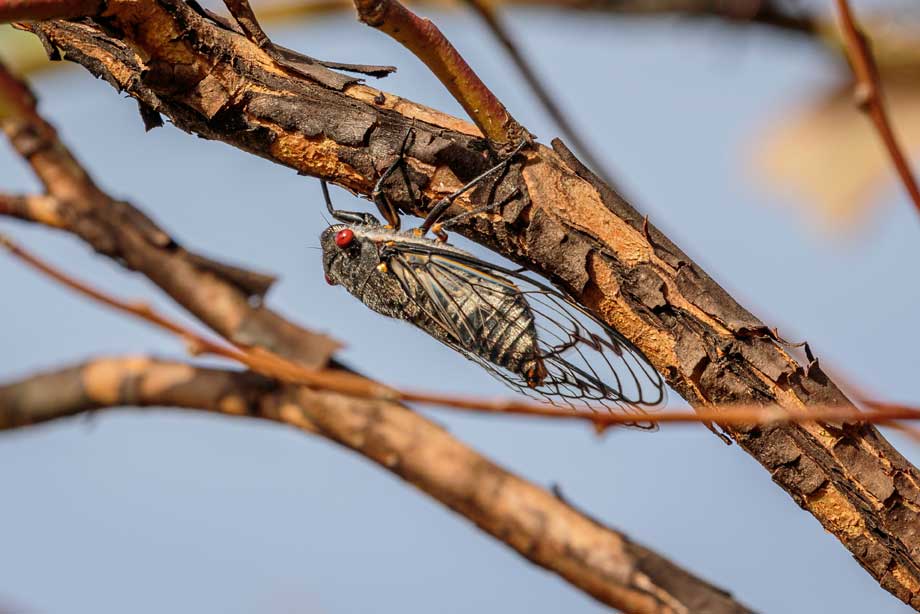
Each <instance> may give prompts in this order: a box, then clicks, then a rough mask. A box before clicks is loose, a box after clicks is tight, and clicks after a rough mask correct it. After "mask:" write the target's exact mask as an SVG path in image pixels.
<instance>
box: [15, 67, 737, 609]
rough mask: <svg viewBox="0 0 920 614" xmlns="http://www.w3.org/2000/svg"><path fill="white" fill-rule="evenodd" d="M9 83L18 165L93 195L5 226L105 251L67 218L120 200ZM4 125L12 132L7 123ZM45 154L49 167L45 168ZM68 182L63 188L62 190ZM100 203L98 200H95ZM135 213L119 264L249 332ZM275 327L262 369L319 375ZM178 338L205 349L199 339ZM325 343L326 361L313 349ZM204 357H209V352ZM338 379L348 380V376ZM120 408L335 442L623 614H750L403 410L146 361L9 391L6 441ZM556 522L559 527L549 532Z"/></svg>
mask: <svg viewBox="0 0 920 614" xmlns="http://www.w3.org/2000/svg"><path fill="white" fill-rule="evenodd" d="M0 78H5V79H6V82H5V86H6V87H0V101H7V102H13V103H14V104H12V105H10V106H8V107H7V109H6V111H5V113H6V114H5V115H3V116H2V118H3V121H4V122H9V121H10V118H11V117H15V121H16V122H17V123H16V124H15V125H14V127H18V128H17V130H13V131H12V132H13V134H14V135H15V134H18V130H19V129H21V128H23V125H25V127H26V128H29V129H31V130H32V131H37V132H40V133H41V134H43V135H44V139H43V140H41V141H40V142H41V143H42V144H43V147H41V148H38V149H37V150H35V151H33V150H31V149H20V151H21V152H22V153H23V154H24V155H26V156H27V157H28V158H29V160H30V161H31V162H32V163H33V167H34V168H36V171H38V172H39V175H40V176H41V177H43V178H44V177H48V180H46V182H45V183H46V187H47V188H48V189H49V192H52V193H54V192H58V191H60V190H59V188H60V187H61V186H68V185H70V184H76V185H77V186H83V191H73V192H72V193H70V194H69V196H70V197H71V198H70V200H67V201H59V200H58V199H57V198H56V197H55V196H51V195H48V196H38V197H35V196H24V197H4V198H0V213H5V214H8V215H12V216H16V217H19V218H21V219H26V220H29V221H35V222H40V223H43V224H47V225H49V226H53V227H58V228H64V229H66V230H70V231H72V232H74V233H76V234H78V235H80V236H81V237H83V238H84V239H85V240H87V241H89V242H90V244H93V243H92V241H91V239H92V238H93V236H94V235H91V234H90V235H85V234H81V233H80V232H78V230H77V228H76V227H75V226H74V225H73V224H72V219H73V216H72V215H70V214H68V211H67V209H66V208H67V207H74V208H76V209H77V210H78V211H79V212H80V213H81V214H84V215H85V212H87V211H90V212H92V211H93V208H94V207H97V206H100V203H103V204H104V203H107V202H109V201H111V199H109V198H108V197H107V196H105V195H104V194H102V193H101V191H98V189H90V188H94V186H92V184H91V182H90V181H89V178H88V176H87V175H86V173H85V172H84V171H83V170H82V168H81V167H80V165H79V163H78V162H77V160H76V159H75V158H73V157H72V156H71V155H70V154H69V153H68V152H67V150H66V148H65V147H64V145H63V144H62V143H60V142H59V141H58V140H57V137H56V135H55V134H54V131H53V129H52V128H51V127H50V125H48V124H47V123H46V122H44V121H43V120H42V119H41V118H40V117H39V116H38V115H37V113H36V112H35V106H34V100H33V99H32V97H31V95H29V94H28V92H27V90H26V89H25V88H24V87H23V86H22V85H21V84H20V83H19V82H18V81H16V80H15V79H13V78H12V77H11V75H9V73H5V72H3V71H2V67H0ZM4 94H5V96H4ZM11 109H12V110H13V111H15V113H12V112H11ZM4 125H5V128H6V129H10V125H9V124H8V123H5V124H4ZM41 152H44V153H43V155H42V156H38V154H39V153H41ZM34 156H37V157H36V159H33V157H34ZM58 174H59V175H60V176H61V177H63V180H54V178H55V177H57V176H58ZM87 183H89V187H87V185H86V184H87ZM63 192H65V193H66V192H67V190H63ZM93 194H95V195H96V196H97V197H98V199H96V198H94V199H89V198H88V195H93ZM100 195H101V196H100ZM83 199H85V200H83ZM130 211H132V214H131V215H128V216H126V217H125V218H123V219H117V221H116V223H117V226H115V227H103V230H105V231H106V232H110V233H112V240H111V243H112V244H113V245H116V246H117V247H118V248H119V250H122V251H115V250H110V251H108V252H106V253H107V255H109V256H112V257H116V258H118V259H120V260H122V261H125V262H128V263H130V262H132V261H134V259H136V258H137V254H131V253H125V252H124V251H123V250H126V249H127V250H132V249H138V250H141V252H142V254H147V255H146V257H145V258H144V259H143V262H144V263H145V265H146V266H145V267H144V268H143V269H139V270H141V271H142V272H144V273H146V274H148V275H149V276H150V277H151V278H152V279H154V280H156V279H158V278H159V277H160V275H161V274H162V275H163V276H165V277H166V278H167V279H166V280H165V281H164V282H162V283H161V287H162V288H163V289H164V290H166V291H167V292H170V293H172V292H174V291H177V292H189V293H191V294H192V295H193V296H196V294H197V293H198V292H209V293H210V294H209V295H208V296H210V298H211V300H203V299H204V298H206V297H198V298H196V299H195V300H192V301H190V303H191V305H192V307H191V308H190V310H191V311H192V312H193V313H194V314H195V315H197V316H198V317H199V318H200V319H202V320H203V321H204V322H211V321H218V322H222V321H224V319H225V318H226V317H227V314H228V313H229V314H230V315H232V316H234V315H239V313H238V311H239V310H240V309H241V305H242V306H243V307H242V309H243V311H242V316H243V318H242V319H243V320H244V321H245V320H246V319H247V318H250V317H251V316H252V313H258V312H257V311H256V309H255V308H252V307H249V306H248V304H243V303H240V302H239V301H237V300H236V297H237V296H238V295H239V290H238V289H237V288H235V287H234V286H233V285H232V284H230V283H228V282H226V281H225V280H222V279H220V278H219V277H216V276H214V274H213V273H211V272H210V271H208V270H204V271H202V270H200V269H198V270H195V269H192V270H191V272H189V269H181V268H179V269H177V268H176V267H175V259H176V254H174V253H173V252H171V251H170V250H166V249H158V250H149V249H147V248H145V246H144V244H143V243H138V242H137V241H134V242H132V243H125V242H123V240H122V239H120V237H123V236H128V237H130V236H131V233H132V232H140V230H139V229H137V228H134V227H133V226H132V225H133V224H135V223H137V220H142V221H145V222H149V220H148V219H147V218H146V216H143V215H142V214H141V213H140V212H138V211H137V210H134V209H133V208H132V209H130ZM150 223H151V224H152V222H150ZM122 233H126V234H122ZM158 272H160V273H158ZM172 275H179V276H180V279H185V280H186V281H188V283H187V284H179V285H178V286H176V285H173V284H172V283H171V282H170V280H169V279H168V278H169V276H172ZM209 276H210V277H209ZM173 281H175V280H173ZM177 288H178V290H176V289H177ZM198 299H202V300H198ZM180 302H182V301H181V300H180ZM126 307H128V308H129V309H130V307H131V306H127V305H126ZM134 309H135V311H136V312H137V314H138V315H144V316H149V315H150V314H151V312H150V310H149V308H146V307H144V306H140V305H135V306H134ZM258 309H260V310H261V309H265V308H264V307H260V308H258ZM247 310H248V311H247ZM269 314H270V316H271V317H268V318H264V319H262V320H261V321H262V322H263V323H264V325H263V326H262V327H260V328H259V329H258V332H259V335H258V337H257V338H255V343H256V344H261V346H258V345H257V346H256V347H253V348H252V352H253V353H256V354H257V355H258V356H259V357H261V358H262V359H263V360H264V359H265V358H266V356H268V355H270V353H271V350H266V349H264V348H265V347H270V348H281V349H282V350H284V353H285V354H286V355H287V356H288V357H289V358H290V359H291V360H296V361H298V362H299V363H300V364H314V363H315V362H316V361H317V357H318V356H323V355H324V354H323V353H324V351H325V349H324V348H325V344H326V343H327V340H326V339H325V338H324V337H321V336H317V335H314V334H313V333H310V332H309V331H306V330H304V329H301V328H299V327H297V326H296V325H295V324H291V323H288V322H286V321H284V320H282V319H281V318H280V317H277V316H274V314H271V313H270V312H269ZM175 330H176V331H177V332H178V333H179V334H183V335H185V336H186V337H188V338H191V339H193V340H195V339H196V337H195V335H194V334H192V335H189V334H187V333H185V332H184V331H182V330H181V329H175ZM233 330H234V329H231V330H230V331H229V333H228V332H227V331H225V330H220V329H218V332H221V333H222V334H223V335H224V336H225V337H226V338H228V339H230V340H231V341H232V340H233V339H234V338H235V337H236V335H234V334H233ZM311 340H312V341H311ZM298 341H303V342H298ZM313 342H315V343H316V345H318V346H319V349H317V348H315V347H312V346H311V345H310V343H313ZM197 343H198V345H202V343H201V341H200V340H198V341H197ZM204 345H207V344H204ZM333 365H335V363H333ZM293 367H294V368H296V367H298V365H296V364H295V365H293ZM301 370H303V368H302V367H301ZM340 374H342V375H349V374H348V373H347V371H344V370H343V371H340ZM365 381H366V380H365ZM120 405H144V406H148V405H167V406H176V407H187V408H194V409H202V410H207V411H217V412H220V413H225V414H234V415H256V416H260V417H263V418H267V419H270V420H275V421H278V422H283V423H286V424H290V425H292V426H295V427H297V428H299V429H301V430H304V431H308V432H313V433H317V434H319V435H321V436H323V437H327V438H331V439H333V440H336V441H338V442H339V443H342V444H343V445H344V446H346V447H348V448H350V449H352V450H354V451H356V452H357V453H360V454H362V455H364V456H366V457H368V458H370V459H371V460H374V461H375V462H377V463H378V464H380V465H381V466H382V467H383V468H384V469H386V470H388V471H390V472H393V473H395V474H397V475H399V476H401V477H402V478H403V479H405V480H406V481H407V482H409V483H411V484H413V485H414V486H416V487H417V488H419V489H420V490H422V491H423V492H425V493H427V494H428V495H430V496H431V497H433V498H435V499H437V500H438V501H440V502H441V503H443V504H445V505H446V506H448V507H450V508H452V509H453V510H455V511H457V512H458V513H460V514H463V515H464V516H466V517H467V518H469V519H470V520H471V521H472V522H474V523H476V524H477V525H478V526H479V527H481V528H482V529H483V530H484V531H486V532H488V533H489V534H490V535H492V536H493V537H495V538H496V539H498V540H500V541H502V542H504V543H505V544H506V545H508V546H509V547H511V548H513V549H515V550H516V551H518V552H519V553H520V554H521V555H522V556H524V557H526V558H527V559H529V560H531V561H533V562H534V563H535V564H537V565H540V566H542V567H544V568H545V569H547V570H549V571H551V572H553V573H556V574H558V575H560V576H561V577H563V578H564V579H566V580H567V581H569V582H570V583H571V584H573V585H574V586H576V587H578V588H580V589H582V590H584V591H585V592H587V593H588V594H589V595H591V596H593V597H594V598H595V599H597V600H599V601H600V602H602V603H605V604H607V605H609V606H611V607H615V608H618V609H621V610H623V611H627V612H656V613H659V614H669V613H672V612H673V613H674V614H680V613H683V612H688V611H693V609H694V608H697V607H700V608H705V609H706V610H707V611H710V612H713V613H715V614H723V613H724V614H743V613H746V612H749V611H750V610H748V609H747V608H745V607H744V606H742V605H741V604H739V603H738V602H736V601H735V600H733V599H732V598H731V596H730V595H729V594H728V593H726V592H724V591H722V590H720V589H718V588H716V587H713V586H712V585H710V584H708V583H706V582H704V581H703V580H701V579H699V578H697V577H695V576H693V575H692V574H690V573H689V572H687V571H685V570H683V569H681V568H680V567H678V566H677V565H675V564H673V563H671V562H670V561H668V560H667V559H665V558H663V557H662V556H660V555H658V554H656V553H654V552H652V551H650V550H648V549H646V548H644V547H642V546H639V545H637V544H634V543H632V542H630V541H629V540H628V539H627V538H626V537H625V536H623V535H622V534H620V533H618V532H615V531H613V530H611V529H609V528H607V527H604V526H602V525H600V524H598V523H597V522H596V521H594V520H592V519H590V518H588V517H586V516H584V515H582V514H581V513H580V512H578V510H575V509H573V508H571V507H570V506H568V505H566V504H564V502H561V501H559V500H557V499H556V498H555V497H553V496H552V495H550V493H548V492H547V491H545V490H543V489H540V488H538V487H536V486H534V485H532V484H530V483H528V482H526V481H523V480H521V479H520V478H518V477H516V476H515V475H513V474H511V473H509V472H507V471H505V470H504V469H502V468H501V467H498V466H497V465H495V464H493V463H491V462H490V461H489V460H488V459H486V458H485V457H482V456H481V455H479V454H477V453H476V452H474V451H473V450H471V449H469V448H467V447H466V446H463V445H462V444H461V443H459V442H458V441H456V440H455V439H453V438H452V437H451V436H450V435H449V434H448V433H446V432H445V431H443V430H442V429H440V428H439V427H437V426H435V425H433V424H432V423H430V422H429V421H427V420H426V419H425V418H424V417H422V416H419V415H417V414H414V413H412V412H410V411H408V410H407V409H406V408H404V407H402V406H400V405H398V404H395V403H392V402H384V401H367V400H364V401H362V400H359V399H351V398H348V397H343V396H341V395H335V394H330V393H328V392H325V393H317V392H312V391H310V390H307V389H305V388H302V387H298V386H285V387H281V386H279V384H278V383H277V381H275V380H267V379H266V378H264V377H261V376H259V375H256V374H253V373H251V372H247V373H233V372H226V371H218V370H212V369H198V368H195V367H192V366H189V365H183V364H176V363H161V362H156V361H151V360H150V359H146V358H134V359H115V360H102V361H94V362H92V363H88V364H87V365H84V366H82V367H76V368H73V369H69V370H65V371H63V372H60V373H56V374H47V375H43V376H36V377H34V378H30V379H28V380H25V381H23V382H20V383H18V384H11V385H9V386H5V387H0V430H2V429H11V428H18V427H21V426H25V425H29V424H35V423H38V422H45V421H48V420H53V419H57V418H61V417H65V416H69V415H74V414H77V413H81V412H85V411H90V410H93V409H101V408H105V407H115V406H120ZM312 412H321V413H317V414H315V415H314V414H313V413H312ZM320 417H321V419H320V420H319V421H317V418H320ZM547 518H550V519H551V522H549V523H547V522H546V519H547Z"/></svg>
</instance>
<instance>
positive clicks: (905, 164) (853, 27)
mask: <svg viewBox="0 0 920 614" xmlns="http://www.w3.org/2000/svg"><path fill="white" fill-rule="evenodd" d="M836 3H837V13H838V15H839V17H840V27H841V30H843V40H844V43H845V45H846V50H847V57H848V58H849V59H850V66H851V67H852V68H853V74H854V75H855V76H856V92H855V93H856V102H857V104H858V105H859V108H860V109H861V110H862V111H863V112H865V113H866V114H867V115H868V116H869V118H870V119H871V120H872V123H873V124H874V125H875V129H876V130H878V133H879V136H880V137H881V139H882V142H883V143H884V144H885V149H887V150H888V155H889V156H891V161H892V163H893V164H894V167H895V170H896V171H897V173H898V176H899V177H900V178H901V183H903V184H904V188H905V189H906V190H907V194H908V196H910V199H911V201H912V202H913V204H914V208H915V209H917V212H918V213H920V187H918V185H917V179H916V177H915V176H914V172H913V170H911V167H910V162H909V161H908V160H907V156H906V155H905V154H904V150H903V149H902V148H901V146H900V145H899V144H898V138H897V136H895V133H894V128H892V126H891V119H890V118H889V116H888V111H887V109H886V107H885V97H884V94H883V93H882V82H881V78H880V77H879V72H878V67H877V66H876V64H875V58H874V57H873V55H872V50H871V49H870V43H869V39H868V38H867V37H866V36H865V34H863V33H862V31H860V29H859V26H858V25H857V24H856V20H855V18H854V17H853V13H852V11H851V10H850V5H849V2H848V1H847V0H836Z"/></svg>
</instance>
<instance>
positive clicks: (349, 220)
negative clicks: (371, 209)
mask: <svg viewBox="0 0 920 614" xmlns="http://www.w3.org/2000/svg"><path fill="white" fill-rule="evenodd" d="M319 184H320V186H322V188H323V199H324V200H325V201H326V210H327V211H329V215H331V216H332V217H333V218H335V219H337V220H338V221H340V222H345V223H346V224H363V225H367V226H380V220H378V219H377V218H375V217H374V216H373V215H372V214H370V213H364V212H362V211H343V210H341V209H336V208H335V207H333V206H332V198H330V197H329V186H328V185H326V180H325V179H320V180H319Z"/></svg>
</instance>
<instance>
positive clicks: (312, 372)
mask: <svg viewBox="0 0 920 614" xmlns="http://www.w3.org/2000/svg"><path fill="white" fill-rule="evenodd" d="M0 246H3V247H5V248H6V249H7V250H9V251H10V253H12V254H13V255H14V256H16V257H17V258H19V259H20V260H22V261H23V262H25V263H27V264H28V265H30V266H32V267H34V268H35V269H37V270H39V271H40V272H42V273H44V274H45V275H48V276H49V277H51V278H52V279H54V280H56V281H58V282H60V283H61V284H63V285H65V286H67V287H68V288H71V289H72V290H75V291H77V292H78V293H80V294H83V295H85V296H88V297H89V298H91V299H93V300H95V301H98V302H100V303H102V304H104V305H107V306H109V307H112V308H114V309H116V310H118V311H122V312H124V313H128V314H130V315H133V316H135V317H138V318H140V319H142V320H145V321H147V322H150V323H152V324H154V325H156V326H158V327H159V328H162V329H164V330H167V331H169V332H171V333H173V334H175V335H176V336H178V337H180V338H182V339H183V340H184V341H185V342H186V343H187V344H188V345H189V348H190V351H191V352H192V353H193V354H202V353H207V354H213V355H216V356H221V357H223V358H227V359H230V360H233V361H235V362H238V363H240V364H242V365H244V366H246V367H248V368H249V369H250V370H252V371H253V372H255V373H259V374H260V375H264V376H266V377H271V378H273V379H276V380H278V381H281V382H284V383H288V384H295V385H303V386H308V387H311V388H314V389H319V390H326V391H330V392H338V393H342V394H347V395H350V396H354V397H358V398H365V399H379V400H387V401H406V402H416V403H424V404H427V405H436V406H440V407H448V408H452V409H462V410H464V411H474V412H480V413H489V414H509V415H521V416H530V417H537V418H552V419H562V420H585V421H588V422H591V423H592V424H593V425H594V427H595V429H596V430H597V431H598V432H599V433H600V432H603V431H604V430H606V429H608V428H610V427H612V426H621V425H628V424H632V423H635V422H637V421H643V422H649V423H654V424H699V423H701V422H702V423H710V422H715V423H718V424H721V425H725V426H748V425H755V424H759V425H770V424H779V423H789V422H797V423H801V422H816V421H831V422H873V423H883V424H888V423H891V422H893V421H896V420H920V409H917V408H912V407H906V406H902V405H894V404H883V403H877V404H875V405H876V407H874V408H873V411H871V412H860V411H859V410H858V409H856V408H855V407H852V406H840V407H808V408H804V407H803V408H800V409H787V408H782V407H778V406H743V405H738V406H721V407H715V408H711V409H701V410H697V411H696V413H691V412H687V411H662V412H655V413H654V414H649V415H647V416H636V415H635V414H612V413H608V412H606V411H603V410H601V411H597V412H587V411H580V412H579V411H572V410H566V409H558V408H553V407H546V406H541V405H537V404H534V403H526V402H518V401H513V400H505V399H495V400H490V399H482V398H474V397H469V398H463V397H456V396H448V395H439V394H433V393H428V392H414V391H402V390H396V389H394V388H390V387H388V386H384V385H381V384H378V383H376V382H373V381H372V380H369V379H366V378H363V377H361V376H359V375H354V374H351V373H346V372H342V371H338V370H332V369H308V368H306V367H303V366H301V365H299V364H297V363H294V362H291V361H289V360H287V359H286V358H283V357H281V356H278V355H277V354H273V353H272V352H270V351H268V350H265V349H263V348H259V347H245V346H240V345H233V346H228V345H225V344H223V343H220V342H216V341H213V340H211V339H208V338H207V337H204V336H203V335H200V334H198V333H196V332H194V331H192V330H190V329H189V328H187V327H185V326H183V325H181V324H179V323H177V322H175V321H173V320H170V319H169V318H167V317H165V316H163V315H161V314H159V313H157V312H156V311H154V310H153V309H152V308H151V307H150V306H149V305H146V304H143V303H137V302H129V301H125V300H122V299H119V298H115V297H113V296H111V295H109V294H107V293H105V292H102V291H100V290H98V289H96V288H93V287H91V286H89V285H88V284H86V283H84V282H81V281H79V280H76V279H74V278H73V277H71V276H70V275H67V274H65V273H63V272H61V271H59V270H58V269H56V268H55V267H53V266H51V265H49V264H48V263H46V262H44V261H43V260H41V259H39V258H37V257H36V256H34V255H32V254H30V253H29V252H28V251H26V250H24V249H23V248H21V247H19V246H18V245H17V244H15V243H14V242H13V241H12V240H10V239H9V238H7V237H6V236H4V235H2V234H0Z"/></svg>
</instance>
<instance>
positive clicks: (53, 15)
mask: <svg viewBox="0 0 920 614" xmlns="http://www.w3.org/2000/svg"><path fill="white" fill-rule="evenodd" d="M104 7H105V2H103V0H0V23H9V22H12V21H44V20H46V19H73V18H74V17H86V16H89V15H98V14H99V13H101V12H102V9H103V8H104Z"/></svg>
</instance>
